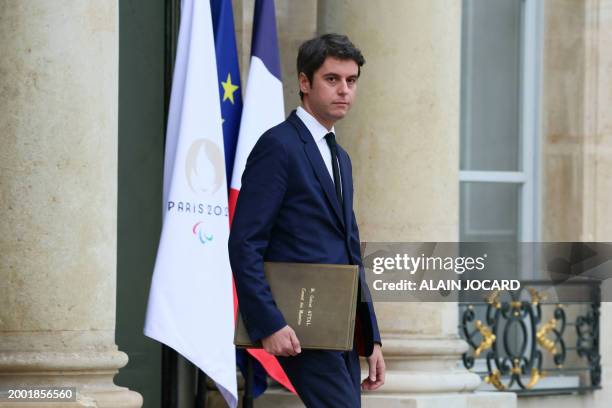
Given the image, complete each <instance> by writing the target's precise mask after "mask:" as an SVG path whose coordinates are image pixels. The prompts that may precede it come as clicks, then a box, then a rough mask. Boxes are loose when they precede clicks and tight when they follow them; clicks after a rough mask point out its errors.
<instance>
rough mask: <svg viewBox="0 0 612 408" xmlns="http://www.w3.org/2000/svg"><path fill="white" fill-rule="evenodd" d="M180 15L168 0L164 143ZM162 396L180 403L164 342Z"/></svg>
mask: <svg viewBox="0 0 612 408" xmlns="http://www.w3.org/2000/svg"><path fill="white" fill-rule="evenodd" d="M179 17H180V2H179V0H166V11H165V18H166V21H165V45H164V46H165V50H164V145H165V139H166V132H165V129H167V126H168V110H169V107H170V94H171V92H172V73H173V71H174V59H175V56H176V46H177V43H178V32H179ZM161 351H162V353H161V354H162V356H161V357H162V361H161V363H162V373H161V374H162V375H161V377H162V378H161V383H162V384H161V385H162V386H161V398H162V407H163V408H174V407H176V406H177V404H178V353H177V352H176V351H175V350H174V349H172V348H170V347H168V346H166V345H165V344H162V350H161Z"/></svg>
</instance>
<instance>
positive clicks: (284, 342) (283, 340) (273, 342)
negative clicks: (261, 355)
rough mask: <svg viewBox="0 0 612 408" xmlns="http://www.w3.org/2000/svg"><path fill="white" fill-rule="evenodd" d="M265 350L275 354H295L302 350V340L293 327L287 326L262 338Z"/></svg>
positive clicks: (286, 355)
mask: <svg viewBox="0 0 612 408" xmlns="http://www.w3.org/2000/svg"><path fill="white" fill-rule="evenodd" d="M261 343H262V344H263V348H264V350H266V351H267V352H268V353H270V354H272V355H275V356H284V357H288V356H295V355H297V354H299V353H301V352H302V349H301V347H300V341H299V340H298V338H297V336H296V335H295V332H294V331H293V329H292V328H291V327H289V326H285V327H283V328H282V329H280V330H279V331H277V332H275V333H273V334H271V335H270V336H268V337H264V338H263V339H262V340H261Z"/></svg>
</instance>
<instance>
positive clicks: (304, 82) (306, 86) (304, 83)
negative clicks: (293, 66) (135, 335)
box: [298, 72, 311, 94]
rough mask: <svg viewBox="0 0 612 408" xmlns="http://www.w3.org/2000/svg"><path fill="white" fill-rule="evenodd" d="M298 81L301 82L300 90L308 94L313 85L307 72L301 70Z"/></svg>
mask: <svg viewBox="0 0 612 408" xmlns="http://www.w3.org/2000/svg"><path fill="white" fill-rule="evenodd" d="M298 82H299V84H300V91H302V93H303V94H308V93H309V92H310V86H311V85H310V81H309V80H308V77H307V76H306V74H305V73H303V72H300V74H299V75H298Z"/></svg>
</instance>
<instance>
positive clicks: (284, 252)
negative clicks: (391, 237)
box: [229, 111, 380, 356]
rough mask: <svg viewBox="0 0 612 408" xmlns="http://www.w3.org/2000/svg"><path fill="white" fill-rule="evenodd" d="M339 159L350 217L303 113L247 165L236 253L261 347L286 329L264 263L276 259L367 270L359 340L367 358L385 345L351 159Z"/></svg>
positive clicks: (235, 265) (243, 297) (266, 139)
mask: <svg viewBox="0 0 612 408" xmlns="http://www.w3.org/2000/svg"><path fill="white" fill-rule="evenodd" d="M338 161H339V164H340V172H341V179H342V192H343V193H342V194H343V197H344V203H343V205H344V211H342V209H341V208H340V203H339V202H338V199H337V197H336V191H335V188H334V184H333V180H332V178H331V177H330V175H329V172H328V170H327V168H326V167H325V163H324V162H323V158H322V157H321V153H320V151H319V148H318V147H317V145H316V143H315V141H314V138H313V137H312V135H311V134H310V132H309V131H308V129H307V128H306V125H304V123H303V122H302V121H301V120H300V119H299V118H298V116H297V115H296V113H295V111H293V112H292V113H291V114H290V115H289V117H288V118H287V120H285V121H284V122H282V123H281V124H279V125H277V126H275V127H273V128H272V129H270V130H268V131H267V132H265V133H264V134H263V135H262V136H261V137H260V138H259V140H258V141H257V143H256V144H255V146H254V147H253V150H252V151H251V154H250V155H249V157H248V159H247V163H246V167H245V169H244V173H243V175H242V187H241V189H240V193H239V195H238V202H237V204H236V210H235V213H234V218H233V221H232V228H231V232H230V238H229V255H230V262H231V266H232V271H233V273H234V278H235V279H234V280H235V284H236V291H237V293H238V304H239V307H240V313H241V315H242V317H243V320H244V323H245V326H246V328H247V331H248V333H249V336H250V337H251V340H253V341H256V340H259V339H261V338H264V337H267V336H269V335H271V334H273V333H274V332H276V331H277V330H279V329H281V328H283V327H284V326H285V325H286V322H285V319H284V317H283V315H282V313H281V312H280V311H279V310H278V308H277V306H276V303H275V302H274V299H273V297H272V294H271V292H270V287H269V285H268V282H267V281H266V279H265V277H264V273H263V262H264V261H275V262H305V263H327V264H352V265H360V266H361V267H360V268H359V269H360V279H359V280H360V284H359V292H360V293H359V298H358V304H357V316H356V319H357V322H356V335H355V341H356V342H357V348H358V350H359V352H360V354H361V355H365V356H369V355H371V354H372V349H373V342H380V334H379V331H378V325H377V322H376V315H375V313H374V308H373V306H372V303H371V300H370V296H369V291H368V288H367V285H366V283H365V275H364V269H363V264H362V260H361V251H360V241H359V230H358V229H357V223H356V221H355V213H354V211H353V178H352V168H351V160H350V158H349V155H348V154H347V153H346V151H345V150H344V149H342V148H341V147H340V146H338ZM362 294H363V295H364V296H361V295H362ZM364 299H367V301H364Z"/></svg>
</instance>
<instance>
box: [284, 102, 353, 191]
mask: <svg viewBox="0 0 612 408" xmlns="http://www.w3.org/2000/svg"><path fill="white" fill-rule="evenodd" d="M295 113H296V114H297V116H298V118H300V120H301V121H302V122H304V124H305V125H306V128H307V129H308V131H309V132H310V134H311V135H312V137H313V138H314V141H315V144H316V145H317V147H318V148H319V152H321V157H322V158H323V162H324V163H325V167H327V171H328V172H329V177H331V180H332V183H333V182H334V171H333V169H332V157H331V150H330V148H329V145H328V144H327V140H325V135H326V134H328V133H329V132H332V133H333V134H334V135H335V134H336V131H335V130H334V127H332V128H331V130H327V128H326V127H325V126H323V125H322V124H320V123H319V121H318V120H317V119H315V117H314V116H312V115H311V114H310V113H308V112H307V111H306V109H304V108H302V107H301V106H298V108H297V110H296V112H295ZM338 168H340V164H339V163H338ZM340 181H341V182H340V191H342V175H341V176H340Z"/></svg>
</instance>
